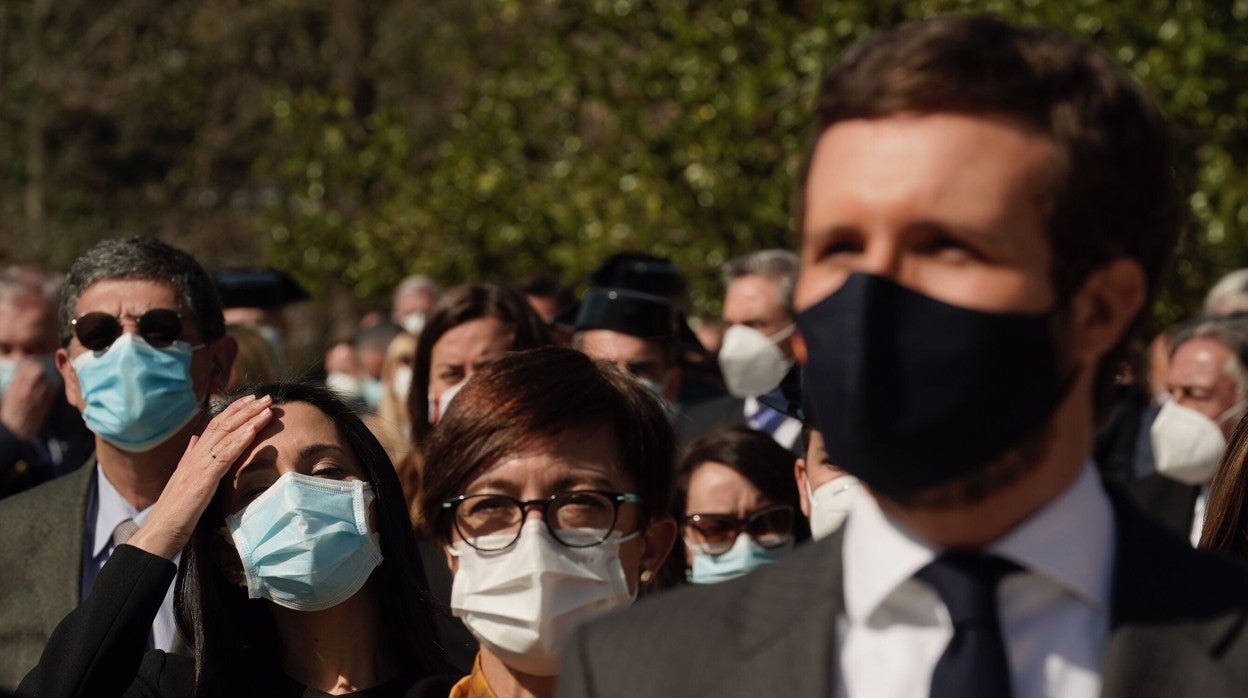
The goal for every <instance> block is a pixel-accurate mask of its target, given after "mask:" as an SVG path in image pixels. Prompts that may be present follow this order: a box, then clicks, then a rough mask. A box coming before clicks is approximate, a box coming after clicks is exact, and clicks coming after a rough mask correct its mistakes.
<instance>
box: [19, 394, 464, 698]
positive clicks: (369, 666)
mask: <svg viewBox="0 0 1248 698" xmlns="http://www.w3.org/2000/svg"><path fill="white" fill-rule="evenodd" d="M213 412H214V413H215V414H216V416H215V417H214V418H213V419H212V421H211V422H209V424H208V426H207V428H206V429H205V430H204V432H203V433H202V434H201V435H200V436H199V437H198V438H193V439H192V440H191V443H190V445H189V447H188V448H187V450H186V452H185V454H184V455H183V457H182V459H181V461H180V462H179V463H178V466H177V469H176V470H175V472H174V474H173V476H172V478H171V479H170V480H169V484H168V485H167V486H166V487H165V489H164V492H163V493H162V494H161V496H160V498H159V499H158V500H157V502H156V504H155V505H154V506H153V509H152V512H151V514H150V516H149V517H148V519H147V521H146V522H145V523H144V524H143V526H142V527H141V528H139V529H138V531H137V532H136V533H134V534H133V536H132V537H130V538H129V542H128V543H126V544H120V545H118V546H117V547H116V548H115V549H114V552H113V554H112V556H111V558H110V559H109V560H108V562H107V563H106V564H105V565H104V568H103V569H102V570H101V572H100V575H99V577H98V578H97V580H96V582H95V585H94V587H93V589H92V591H91V594H90V595H89V596H88V597H87V599H86V600H84V601H83V603H82V604H81V605H80V606H79V607H78V608H77V609H75V610H74V611H73V612H72V613H71V614H70V615H69V616H67V617H66V618H65V620H63V621H62V622H61V624H60V625H59V626H58V627H57V629H56V631H55V632H54V633H53V635H52V637H51V639H50V640H49V642H48V644H47V646H46V647H45V649H44V653H43V656H42V658H41V659H40V661H39V664H38V665H37V666H36V667H35V668H34V669H33V670H32V671H31V672H30V673H29V674H28V675H27V676H26V678H25V680H24V681H23V682H22V685H21V687H20V688H19V695H36V696H41V697H42V696H82V695H90V696H123V695H124V696H187V695H194V696H197V697H199V698H204V697H216V696H248V695H254V696H323V695H358V696H370V697H372V698H383V697H390V696H439V698H440V697H441V696H445V695H446V692H447V691H448V690H449V687H450V686H451V685H452V684H453V682H454V680H455V679H456V678H458V677H457V676H456V675H454V673H453V669H451V667H450V666H449V665H448V664H447V663H446V662H445V659H444V656H443V651H442V649H441V648H440V646H439V642H438V637H437V631H436V630H435V623H434V619H433V615H432V612H431V610H430V608H429V606H428V599H427V598H426V594H425V593H424V592H423V590H424V589H425V588H426V584H425V578H424V574H423V571H422V569H421V567H420V563H419V561H418V559H417V557H416V545H415V540H414V538H413V535H412V531H411V527H410V526H409V524H408V517H407V509H406V505H405V501H404V498H403V494H402V490H401V489H400V487H399V482H398V478H397V477H396V475H395V473H394V469H393V468H392V467H391V465H390V460H389V458H387V457H386V454H385V451H384V450H382V448H381V445H380V444H379V443H378V442H377V440H376V439H375V438H374V437H373V436H372V434H371V433H369V431H368V429H367V428H366V427H365V426H364V424H363V422H361V421H360V419H359V417H357V416H356V415H355V413H354V412H352V410H351V409H350V408H349V407H347V406H346V405H345V404H344V403H343V402H342V401H341V400H340V399H338V398H337V397H335V396H334V395H333V394H332V393H330V392H329V391H327V390H325V389H323V388H320V387H315V386H310V385H302V384H292V383H273V384H265V385H260V386H256V387H253V388H251V389H249V390H248V391H247V392H245V393H238V394H235V395H233V396H231V397H229V398H227V399H226V401H225V402H223V403H218V404H216V405H214V409H213ZM179 558H180V562H179V563H178V564H177V566H176V568H175V561H176V560H179ZM175 574H176V575H177V577H178V579H177V582H178V583H177V586H176V601H175V607H176V610H177V613H178V617H179V627H180V629H181V631H182V633H183V634H184V635H185V636H186V639H187V640H188V641H189V644H190V646H191V647H192V648H193V650H192V651H193V656H191V657H184V656H181V655H175V654H167V653H165V652H163V651H161V650H151V651H147V652H146V653H145V649H146V645H147V637H148V630H149V628H150V627H151V624H152V618H153V616H154V615H155V613H156V611H157V609H158V608H159V606H160V603H161V600H162V599H163V598H164V596H165V593H166V591H167V589H168V587H169V584H170V583H171V582H172V581H173V580H174V576H175Z"/></svg>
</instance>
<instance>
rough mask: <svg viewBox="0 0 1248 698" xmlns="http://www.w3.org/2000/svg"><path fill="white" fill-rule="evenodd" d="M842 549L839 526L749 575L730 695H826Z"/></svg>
mask: <svg viewBox="0 0 1248 698" xmlns="http://www.w3.org/2000/svg"><path fill="white" fill-rule="evenodd" d="M841 548H842V535H841V533H840V531H838V532H836V533H835V534H833V535H832V536H829V537H828V538H827V539H825V540H822V541H818V542H813V543H810V544H808V545H806V546H803V548H802V549H799V550H797V551H795V552H794V553H793V554H792V555H789V556H788V557H787V558H785V559H783V560H781V561H780V562H777V563H776V564H774V565H769V566H768V567H767V568H765V569H764V570H761V571H760V572H758V573H755V574H754V575H753V576H752V580H753V581H754V585H753V588H752V589H750V590H748V591H745V592H744V593H742V594H741V596H740V599H741V603H740V606H739V612H738V614H737V620H738V621H739V624H740V625H739V628H738V632H736V633H734V634H735V636H736V638H737V647H738V658H737V662H736V664H735V666H734V669H733V671H732V678H731V681H732V684H731V689H732V690H731V694H732V695H777V696H781V695H783V696H828V695H831V693H832V687H833V686H834V685H835V677H836V667H837V659H836V624H837V614H838V613H839V612H840V609H841V608H843V606H844V598H843V595H842V587H841ZM777 668H780V669H781V670H780V671H777Z"/></svg>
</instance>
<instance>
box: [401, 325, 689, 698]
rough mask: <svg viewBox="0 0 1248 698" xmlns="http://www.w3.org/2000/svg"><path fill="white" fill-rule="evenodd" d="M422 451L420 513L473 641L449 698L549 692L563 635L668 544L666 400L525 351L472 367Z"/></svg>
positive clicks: (605, 607)
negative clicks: (464, 671)
mask: <svg viewBox="0 0 1248 698" xmlns="http://www.w3.org/2000/svg"><path fill="white" fill-rule="evenodd" d="M425 453H426V458H427V461H426V467H425V481H424V489H423V491H422V493H421V500H420V501H421V510H422V512H423V514H424V518H425V520H426V521H428V522H429V525H430V529H431V532H432V534H433V535H434V537H435V538H436V539H437V540H438V541H439V542H440V543H441V544H442V546H443V547H444V550H445V553H446V559H447V562H448V563H449V564H450V567H451V569H452V571H453V574H454V583H453V587H452V592H451V608H452V610H453V612H454V613H455V615H456V616H458V617H459V618H461V619H462V620H463V621H464V623H465V624H466V625H467V627H468V629H469V630H470V631H471V632H472V634H473V635H474V636H475V637H476V639H477V640H478V642H479V644H480V648H481V649H480V652H479V654H478V655H477V659H476V662H475V663H474V666H473V670H472V674H471V675H469V676H468V677H466V678H464V679H463V680H462V681H461V682H460V683H459V684H458V685H457V686H456V687H455V689H454V690H453V691H452V692H451V696H452V698H469V697H475V696H494V695H499V696H537V697H539V698H544V697H547V696H550V695H552V693H553V691H554V684H555V675H556V672H557V670H558V667H559V659H560V657H561V655H562V652H563V648H564V643H565V642H566V641H567V640H568V638H569V636H570V634H571V632H572V630H573V629H574V628H575V627H576V626H577V625H578V624H579V623H581V622H582V621H584V620H586V619H588V618H591V617H594V616H597V615H599V614H602V613H605V612H607V611H609V610H611V609H614V608H619V607H621V606H625V605H628V604H630V603H632V601H633V599H635V598H636V597H637V595H638V594H639V593H641V592H642V590H643V588H644V587H645V586H646V585H648V584H649V583H650V582H651V581H652V580H653V578H654V576H655V574H654V573H655V571H656V570H657V569H658V568H659V566H660V565H661V564H662V562H663V559H664V558H665V557H666V556H667V554H668V552H669V551H670V550H671V547H672V544H673V542H674V540H675V537H676V524H675V522H674V521H673V520H672V518H671V517H670V516H668V515H667V506H668V500H669V497H670V494H671V479H672V469H673V468H672V466H673V437H672V430H671V426H670V425H669V423H668V418H667V414H666V412H665V411H664V408H663V406H662V405H661V404H660V403H659V400H658V399H657V398H656V397H655V396H654V395H653V394H652V393H651V392H650V391H649V390H647V389H646V388H645V387H644V386H643V385H641V383H639V382H637V381H636V380H635V379H633V378H631V377H629V376H627V375H625V374H623V373H621V372H619V371H618V370H616V369H615V368H613V367H611V366H610V365H608V364H605V363H597V362H594V361H593V360H591V359H589V358H588V357H586V356H585V355H584V354H581V353H580V352H577V351H573V350H571V349H561V348H546V349H535V350H532V351H527V352H520V353H516V354H511V355H508V356H506V357H504V358H501V359H499V360H497V361H495V362H493V363H491V364H489V365H487V366H485V367H483V368H481V369H479V370H478V371H477V374H476V375H475V376H474V377H473V378H472V379H471V380H470V381H468V383H467V384H466V385H465V386H464V388H463V390H462V391H460V393H459V395H458V396H457V397H456V398H455V401H454V402H453V403H452V404H451V406H450V408H449V409H448V410H447V411H446V414H445V416H444V418H443V419H442V421H441V422H440V423H439V424H438V428H437V429H434V430H433V431H432V432H431V434H430V437H429V443H428V447H427V450H426V452H425Z"/></svg>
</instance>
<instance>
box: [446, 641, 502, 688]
mask: <svg viewBox="0 0 1248 698" xmlns="http://www.w3.org/2000/svg"><path fill="white" fill-rule="evenodd" d="M450 698H496V697H495V695H494V691H492V690H490V683H489V682H488V681H486V680H485V673H484V672H482V671H481V653H480V652H478V653H477V658H476V659H474V660H473V661H472V673H471V674H469V675H467V676H465V677H464V678H462V679H460V680H459V682H458V683H456V684H455V685H454V686H452V687H451V695H450Z"/></svg>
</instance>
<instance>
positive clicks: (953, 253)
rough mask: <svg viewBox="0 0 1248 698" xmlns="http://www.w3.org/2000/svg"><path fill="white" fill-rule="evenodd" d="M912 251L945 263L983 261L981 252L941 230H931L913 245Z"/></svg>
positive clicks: (967, 241)
mask: <svg viewBox="0 0 1248 698" xmlns="http://www.w3.org/2000/svg"><path fill="white" fill-rule="evenodd" d="M913 249H914V251H915V252H917V253H918V254H921V255H923V256H926V257H933V258H937V259H940V260H943V261H947V262H955V263H957V262H975V261H984V260H985V256H984V254H983V252H982V251H980V249H979V248H978V246H976V245H975V244H974V243H972V242H971V241H970V240H968V239H966V237H965V236H962V235H955V234H953V233H951V232H949V231H947V230H944V229H941V228H932V229H929V230H928V231H926V234H924V235H923V236H922V238H921V239H920V240H919V241H918V242H917V243H916V244H915V245H914V248H913Z"/></svg>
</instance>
